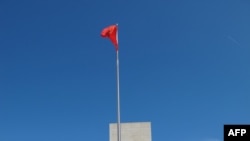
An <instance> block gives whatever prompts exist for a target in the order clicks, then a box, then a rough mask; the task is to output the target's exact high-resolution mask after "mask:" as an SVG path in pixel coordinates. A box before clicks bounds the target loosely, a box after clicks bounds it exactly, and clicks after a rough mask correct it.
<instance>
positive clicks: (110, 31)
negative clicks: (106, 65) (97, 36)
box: [101, 25, 118, 51]
mask: <svg viewBox="0 0 250 141" xmlns="http://www.w3.org/2000/svg"><path fill="white" fill-rule="evenodd" d="M101 36H102V37H103V38H109V39H110V41H111V42H112V43H113V44H114V46H115V49H116V51H118V25H110V26H108V27H106V28H104V29H103V30H102V32H101Z"/></svg>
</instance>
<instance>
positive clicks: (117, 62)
mask: <svg viewBox="0 0 250 141" xmlns="http://www.w3.org/2000/svg"><path fill="white" fill-rule="evenodd" d="M116 75H117V76H116V77H117V122H118V124H117V131H118V132H117V133H118V134H117V135H118V136H117V138H118V141H121V120H120V118H121V117H120V83H119V52H118V50H117V51H116Z"/></svg>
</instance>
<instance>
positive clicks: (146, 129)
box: [109, 122, 152, 141]
mask: <svg viewBox="0 0 250 141" xmlns="http://www.w3.org/2000/svg"><path fill="white" fill-rule="evenodd" d="M151 138H152V137H151V123H150V122H132V123H121V141H151V140H152V139H151ZM109 141H117V124H116V123H111V124H109Z"/></svg>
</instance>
